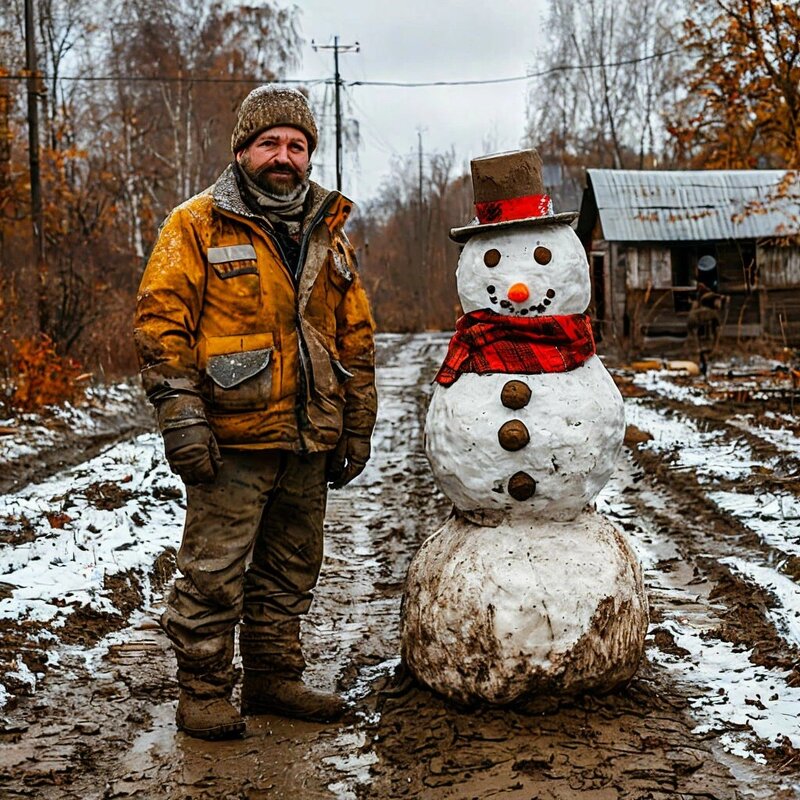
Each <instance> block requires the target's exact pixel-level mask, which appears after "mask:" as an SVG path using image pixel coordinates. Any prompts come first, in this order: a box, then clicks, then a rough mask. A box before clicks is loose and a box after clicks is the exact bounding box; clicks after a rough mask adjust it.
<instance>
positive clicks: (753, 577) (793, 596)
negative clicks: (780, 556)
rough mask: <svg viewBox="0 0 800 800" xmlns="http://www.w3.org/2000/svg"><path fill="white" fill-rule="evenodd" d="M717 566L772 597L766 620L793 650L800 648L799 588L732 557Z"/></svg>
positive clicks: (772, 572)
mask: <svg viewBox="0 0 800 800" xmlns="http://www.w3.org/2000/svg"><path fill="white" fill-rule="evenodd" d="M720 563H721V564H727V565H728V566H729V567H730V568H731V570H733V571H734V572H738V573H739V574H741V575H743V576H744V577H745V579H747V580H748V581H749V582H750V583H754V584H756V585H757V586H760V587H762V588H764V589H766V590H767V591H769V592H770V593H771V594H772V595H773V597H774V598H775V601H776V603H777V605H776V607H775V608H771V609H770V610H769V611H768V612H767V614H768V616H769V617H770V619H771V620H772V621H773V622H774V623H775V627H776V628H777V629H778V631H779V632H780V633H781V634H782V635H783V636H784V638H786V639H787V640H788V641H789V642H790V643H791V644H793V645H794V646H795V647H800V587H798V585H797V584H796V583H795V582H794V581H793V580H792V579H791V578H787V577H786V576H785V575H781V573H780V572H778V571H777V570H775V569H773V568H772V567H767V566H762V565H759V564H752V563H750V562H749V561H744V560H743V559H741V558H735V557H731V558H723V559H721V561H720Z"/></svg>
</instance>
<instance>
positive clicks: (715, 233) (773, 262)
mask: <svg viewBox="0 0 800 800" xmlns="http://www.w3.org/2000/svg"><path fill="white" fill-rule="evenodd" d="M577 230H578V236H579V237H580V238H581V241H582V242H583V243H584V246H585V247H586V252H587V255H588V257H589V263H590V266H591V274H592V292H593V305H594V308H593V312H594V318H595V319H596V320H597V331H596V333H597V335H598V338H611V339H614V340H617V341H621V340H623V339H626V340H628V341H631V342H632V343H633V344H634V346H637V347H648V346H650V347H654V348H655V349H657V348H658V347H659V346H661V347H666V346H668V345H669V344H671V343H676V342H680V341H681V340H684V339H685V338H686V335H687V331H686V321H687V316H688V312H689V309H690V306H691V304H692V301H693V300H694V299H695V298H696V296H697V289H698V277H699V278H700V282H701V283H704V284H709V285H711V284H713V288H714V290H715V291H716V292H718V293H719V294H720V295H721V297H722V299H723V300H724V302H723V303H722V307H721V311H720V314H721V322H722V336H724V337H736V338H738V339H742V338H746V337H759V336H765V335H767V336H770V337H775V339H776V340H777V341H779V342H780V341H782V342H783V343H784V344H789V345H798V344H800V177H799V176H798V174H797V173H794V172H786V171H783V170H706V171H685V172H684V171H674V172H659V171H634V170H606V169H590V170H588V171H587V186H586V189H585V190H584V194H583V201H582V203H581V211H580V216H579V218H578V226H577Z"/></svg>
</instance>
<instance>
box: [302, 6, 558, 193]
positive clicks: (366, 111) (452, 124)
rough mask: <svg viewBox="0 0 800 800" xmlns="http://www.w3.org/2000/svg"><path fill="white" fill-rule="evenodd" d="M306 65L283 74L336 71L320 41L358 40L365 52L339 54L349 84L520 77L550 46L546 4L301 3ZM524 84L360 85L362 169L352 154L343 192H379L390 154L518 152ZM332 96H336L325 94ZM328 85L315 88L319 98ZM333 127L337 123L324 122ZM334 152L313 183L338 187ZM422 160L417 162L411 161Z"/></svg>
mask: <svg viewBox="0 0 800 800" xmlns="http://www.w3.org/2000/svg"><path fill="white" fill-rule="evenodd" d="M298 5H299V7H300V8H301V10H302V14H301V16H300V21H301V33H302V36H303V37H304V38H305V40H306V46H305V47H304V49H303V60H302V66H301V67H299V68H298V69H297V70H294V72H293V74H292V75H288V76H287V77H295V76H299V77H308V78H316V77H325V76H332V74H333V53H332V51H330V50H326V51H319V52H315V51H314V50H313V49H312V48H311V44H310V43H311V40H312V39H313V40H315V41H316V42H317V44H332V43H333V36H334V35H337V34H338V36H339V39H340V43H341V44H352V43H354V42H359V44H360V48H361V49H360V52H358V53H352V54H342V55H340V57H339V68H340V72H341V75H342V79H343V80H344V81H351V80H384V81H434V80H447V81H453V80H476V79H477V80H480V79H487V78H501V77H511V76H515V75H524V74H526V73H527V72H529V71H531V70H532V69H535V68H536V67H537V66H540V62H539V60H538V58H537V50H538V49H540V48H541V47H542V46H543V44H544V43H545V41H546V34H545V30H544V29H545V27H546V13H547V2H546V0H496V1H495V2H494V3H486V2H477V0H462V2H456V0H405V2H400V3H393V4H392V5H391V6H387V5H384V4H383V3H379V2H377V0H346V2H343V3H334V2H331V0H301V1H300V2H299V3H298ZM527 89H528V84H527V81H518V82H514V83H507V84H497V85H488V86H449V87H430V88H393V87H370V86H354V87H352V88H350V89H348V90H347V91H348V94H349V96H350V97H351V98H352V101H353V103H352V105H351V107H350V112H351V114H352V116H353V117H355V118H356V119H357V121H358V123H359V127H360V132H361V137H362V143H361V147H360V148H359V153H358V163H356V162H355V161H354V159H353V158H352V153H346V154H345V159H344V164H343V167H344V169H343V172H344V177H343V187H342V188H343V191H344V192H345V193H346V194H348V195H349V196H350V197H351V198H352V199H354V200H355V201H356V202H363V201H364V200H366V199H368V198H370V197H372V196H373V195H375V194H376V192H377V190H378V188H379V186H380V183H381V181H382V180H383V179H385V178H386V176H387V175H388V174H389V171H390V164H391V160H392V157H393V156H408V155H411V154H413V156H414V158H416V153H417V146H418V137H417V131H418V130H419V129H420V128H421V129H422V140H423V150H424V151H426V152H428V153H430V152H432V151H437V150H438V151H443V150H447V149H448V148H449V147H450V146H451V145H452V146H454V147H455V150H456V157H457V163H458V164H459V165H460V166H464V167H466V166H467V165H468V163H469V159H470V158H473V157H475V156H478V155H481V154H483V153H484V152H485V151H486V150H487V147H488V148H489V152H496V151H500V150H509V149H514V148H516V147H518V146H519V144H520V140H521V138H522V135H523V132H524V126H525V108H526V94H527ZM329 91H331V90H330V89H329ZM323 92H324V87H322V86H320V87H317V88H313V89H312V97H313V98H314V99H315V100H316V99H317V98H320V99H321V97H322V93H323ZM323 124H325V125H330V126H331V128H330V130H331V131H332V130H333V128H332V125H333V120H332V119H330V120H324V121H323ZM328 140H329V141H330V142H331V147H330V148H326V152H321V153H319V154H318V156H317V158H316V159H315V174H314V177H315V179H316V180H318V181H320V182H321V183H324V184H325V185H326V186H328V187H331V188H333V187H334V185H335V180H336V176H335V167H334V158H335V155H334V148H333V146H332V143H333V137H332V136H330V137H328ZM415 163H416V162H415Z"/></svg>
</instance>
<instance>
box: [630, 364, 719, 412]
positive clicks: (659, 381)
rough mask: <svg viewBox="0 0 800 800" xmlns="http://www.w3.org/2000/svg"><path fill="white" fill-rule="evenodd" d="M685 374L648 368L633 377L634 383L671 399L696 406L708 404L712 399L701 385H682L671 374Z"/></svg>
mask: <svg viewBox="0 0 800 800" xmlns="http://www.w3.org/2000/svg"><path fill="white" fill-rule="evenodd" d="M676 374H685V373H677V372H672V371H666V370H648V371H647V372H637V373H636V374H635V375H634V378H633V381H632V382H633V384H634V385H635V386H639V387H641V388H642V389H646V390H647V391H648V392H651V393H653V394H659V395H661V396H662V397H668V398H669V399H670V400H678V401H679V402H681V403H690V404H691V405H694V406H708V405H711V404H712V402H713V401H712V400H711V399H710V398H709V397H708V396H707V395H706V393H705V392H704V391H703V389H702V388H700V387H699V386H681V385H680V384H677V383H674V382H673V381H672V380H671V377H670V376H671V375H676Z"/></svg>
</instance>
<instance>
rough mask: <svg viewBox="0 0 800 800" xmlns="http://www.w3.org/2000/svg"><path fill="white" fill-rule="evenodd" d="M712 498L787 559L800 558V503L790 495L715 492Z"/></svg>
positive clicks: (711, 494)
mask: <svg viewBox="0 0 800 800" xmlns="http://www.w3.org/2000/svg"><path fill="white" fill-rule="evenodd" d="M708 496H709V498H710V499H711V500H712V501H713V502H714V503H715V504H716V505H717V506H718V507H719V508H720V509H721V510H722V511H724V512H725V513H727V514H730V515H731V516H734V517H736V519H738V520H739V521H740V522H742V523H743V524H744V525H746V526H747V527H748V528H749V529H750V530H751V531H753V532H754V533H756V534H758V536H759V537H760V538H761V540H762V541H763V542H764V543H765V544H768V545H770V546H771V547H774V548H775V549H777V550H780V551H781V552H782V553H785V554H786V555H792V556H797V555H800V500H798V498H796V497H794V496H793V495H790V494H789V493H788V492H787V493H773V492H758V493H756V494H744V493H739V492H711V493H709V495H708Z"/></svg>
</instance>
